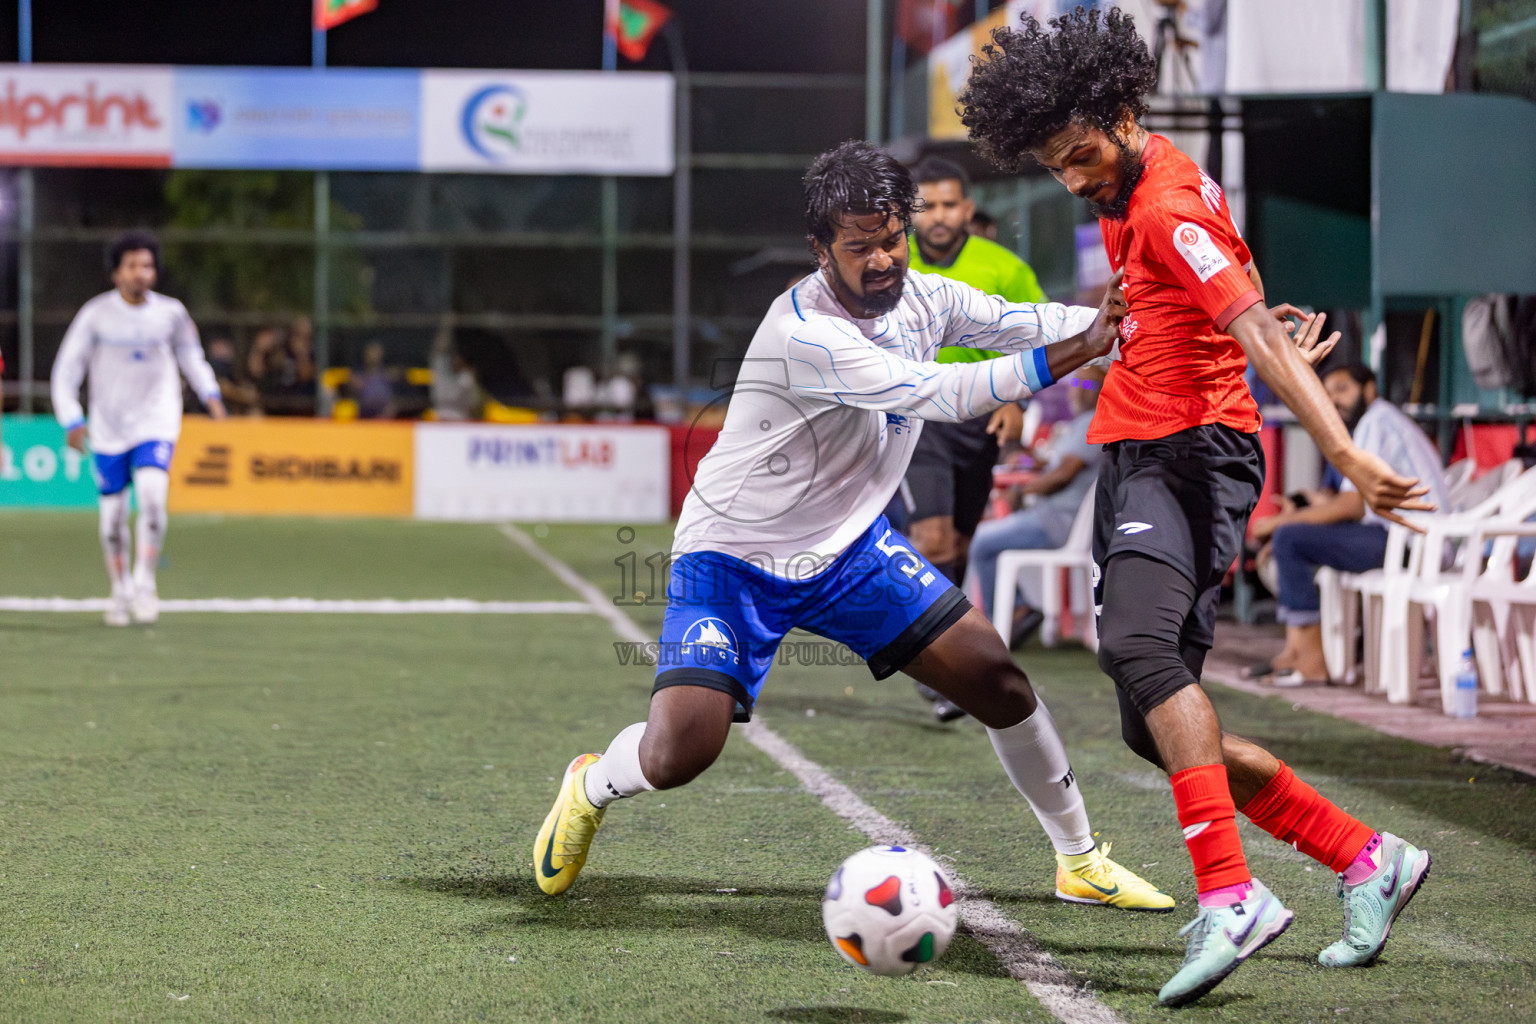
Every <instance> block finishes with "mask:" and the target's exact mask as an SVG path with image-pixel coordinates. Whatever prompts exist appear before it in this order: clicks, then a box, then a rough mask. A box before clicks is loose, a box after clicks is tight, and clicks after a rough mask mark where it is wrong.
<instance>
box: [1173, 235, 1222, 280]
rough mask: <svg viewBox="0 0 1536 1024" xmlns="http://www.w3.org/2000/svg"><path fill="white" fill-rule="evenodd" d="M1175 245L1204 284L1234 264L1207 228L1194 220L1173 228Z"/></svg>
mask: <svg viewBox="0 0 1536 1024" xmlns="http://www.w3.org/2000/svg"><path fill="white" fill-rule="evenodd" d="M1173 245H1174V248H1176V249H1178V250H1179V255H1180V256H1183V257H1184V262H1186V263H1188V264H1189V266H1190V269H1191V270H1193V271H1194V272H1195V276H1196V277H1198V278H1199V279H1200V283H1201V284H1204V283H1205V282H1206V281H1209V280H1210V279H1211V278H1212V277H1215V276H1216V273H1217V272H1218V271H1221V270H1225V269H1226V268H1227V267H1230V266H1231V265H1232V263H1231V261H1230V260H1228V259H1227V257H1226V256H1225V255H1223V254H1222V251H1221V248H1220V247H1219V246H1218V245H1217V244H1216V243H1215V242H1213V241H1211V236H1210V235H1209V234H1208V233H1207V232H1206V230H1205V228H1203V227H1201V226H1200V225H1198V224H1196V223H1194V222H1192V221H1185V222H1184V223H1182V224H1180V225H1179V226H1178V227H1176V228H1174V229H1173Z"/></svg>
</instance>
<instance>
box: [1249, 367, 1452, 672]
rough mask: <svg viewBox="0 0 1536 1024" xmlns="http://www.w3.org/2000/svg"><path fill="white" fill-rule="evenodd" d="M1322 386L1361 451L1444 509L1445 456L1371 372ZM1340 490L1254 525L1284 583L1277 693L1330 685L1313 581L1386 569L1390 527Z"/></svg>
mask: <svg viewBox="0 0 1536 1024" xmlns="http://www.w3.org/2000/svg"><path fill="white" fill-rule="evenodd" d="M1323 387H1324V388H1325V389H1326V390H1327V391H1328V396H1329V397H1330V398H1332V399H1333V404H1334V407H1335V408H1337V409H1338V410H1339V415H1340V416H1341V417H1342V418H1343V420H1344V425H1345V426H1347V427H1348V428H1349V430H1350V435H1351V436H1352V437H1353V438H1354V441H1355V444H1356V445H1358V446H1359V447H1360V448H1362V449H1364V450H1365V451H1368V452H1371V453H1372V454H1374V455H1378V456H1380V457H1381V458H1383V459H1385V460H1386V462H1387V463H1388V464H1389V465H1390V466H1391V467H1392V468H1393V469H1394V470H1396V471H1397V472H1398V473H1400V474H1402V475H1403V476H1409V477H1415V478H1417V479H1418V481H1419V483H1420V484H1423V485H1425V486H1427V487H1428V488H1429V493H1427V494H1426V495H1425V496H1424V500H1425V501H1427V502H1429V503H1430V504H1432V505H1434V506H1436V507H1437V508H1444V507H1446V505H1445V475H1444V470H1443V469H1442V467H1441V465H1440V453H1439V452H1438V451H1437V450H1436V449H1435V446H1434V445H1433V444H1432V443H1431V442H1430V440H1429V438H1428V437H1427V436H1425V434H1424V431H1423V430H1421V429H1419V425H1418V424H1417V423H1415V422H1413V420H1411V419H1409V418H1408V416H1407V415H1405V414H1404V413H1403V412H1402V411H1401V410H1399V409H1398V408H1397V407H1396V406H1394V405H1393V404H1392V403H1391V402H1388V401H1387V400H1386V399H1384V398H1381V397H1379V396H1378V394H1377V390H1376V375H1375V374H1374V373H1372V372H1371V370H1370V368H1368V367H1365V366H1361V365H1358V364H1353V365H1348V366H1340V367H1337V368H1335V369H1332V370H1329V371H1328V372H1327V373H1326V374H1324V376H1323ZM1339 479H1341V480H1342V478H1339ZM1338 486H1339V489H1338V491H1336V492H1335V491H1318V492H1312V493H1310V494H1308V495H1307V501H1306V503H1305V504H1300V503H1297V502H1293V501H1289V500H1288V501H1287V502H1286V507H1285V510H1284V511H1282V512H1280V513H1278V514H1276V515H1272V516H1268V517H1266V518H1264V519H1260V520H1258V521H1256V522H1255V523H1254V524H1253V535H1254V537H1256V538H1257V539H1259V540H1268V541H1269V546H1268V548H1267V549H1266V550H1265V551H1261V552H1260V553H1259V557H1260V560H1261V561H1262V560H1264V559H1265V558H1273V559H1274V562H1275V569H1276V575H1277V576H1278V577H1279V581H1280V593H1279V595H1278V596H1279V598H1280V621H1281V622H1283V623H1284V624H1285V649H1284V650H1283V651H1281V652H1280V654H1279V655H1278V656H1277V657H1276V658H1275V659H1274V660H1273V661H1272V662H1271V663H1270V665H1269V666H1268V667H1269V668H1270V669H1272V672H1271V674H1270V680H1271V682H1273V683H1274V685H1276V686H1300V685H1301V684H1302V683H1309V682H1327V681H1328V670H1327V667H1326V665H1325V663H1324V661H1323V633H1322V626H1321V625H1320V620H1321V616H1320V614H1319V611H1318V592H1317V584H1316V583H1314V582H1313V579H1312V577H1313V576H1314V575H1315V574H1316V572H1317V570H1318V567H1319V566H1324V565H1326V566H1330V567H1331V568H1334V569H1340V570H1343V571H1345V572H1364V571H1366V570H1368V569H1379V568H1381V567H1382V564H1383V562H1384V561H1385V560H1386V552H1387V524H1386V521H1385V520H1383V519H1382V518H1381V517H1380V516H1378V515H1377V514H1376V513H1375V512H1372V511H1371V510H1370V509H1369V508H1368V507H1366V504H1365V501H1364V500H1363V499H1362V498H1361V497H1360V494H1359V492H1357V491H1356V490H1355V487H1354V484H1352V483H1350V482H1349V481H1348V480H1342V482H1341V483H1340V484H1339V485H1338Z"/></svg>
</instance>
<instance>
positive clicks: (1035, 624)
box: [1008, 608, 1045, 651]
mask: <svg viewBox="0 0 1536 1024" xmlns="http://www.w3.org/2000/svg"><path fill="white" fill-rule="evenodd" d="M1044 621H1045V614H1044V613H1043V612H1040V611H1038V610H1036V609H1034V608H1031V609H1030V610H1029V611H1027V612H1025V613H1024V614H1023V615H1020V616H1019V617H1018V618H1016V619H1014V620H1013V629H1011V630H1010V631H1009V632H1008V649H1009V650H1010V651H1016V650H1018V649H1019V648H1020V647H1023V646H1024V644H1025V642H1026V641H1028V640H1029V638H1030V637H1032V636H1034V635H1035V630H1037V629H1039V628H1040V624H1041V623H1042V622H1044Z"/></svg>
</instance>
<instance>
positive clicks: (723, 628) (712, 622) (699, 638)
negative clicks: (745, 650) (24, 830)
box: [678, 616, 741, 665]
mask: <svg viewBox="0 0 1536 1024" xmlns="http://www.w3.org/2000/svg"><path fill="white" fill-rule="evenodd" d="M678 646H679V647H680V648H681V653H682V654H685V655H686V654H691V655H692V656H693V659H694V661H695V662H696V663H698V664H700V665H711V664H713V665H725V664H731V665H739V664H741V649H740V647H739V646H737V643H736V632H735V631H734V630H733V629H731V627H730V624H729V623H727V622H726V621H725V620H724V619H717V618H714V617H713V616H710V617H706V618H702V619H698V620H696V621H695V622H694V623H693V625H691V626H689V627H688V628H687V629H686V630H684V631H683V640H682V643H681V644H679V645H678Z"/></svg>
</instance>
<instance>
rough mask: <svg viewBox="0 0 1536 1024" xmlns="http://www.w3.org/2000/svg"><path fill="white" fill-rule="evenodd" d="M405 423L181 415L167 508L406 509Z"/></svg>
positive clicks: (409, 440)
mask: <svg viewBox="0 0 1536 1024" xmlns="http://www.w3.org/2000/svg"><path fill="white" fill-rule="evenodd" d="M413 430H414V427H413V425H412V424H410V423H332V422H330V421H327V420H301V419H293V420H282V419H231V420H224V421H222V422H217V423H216V422H214V421H213V420H210V419H208V418H206V417H203V416H188V417H187V418H186V419H185V420H184V421H183V423H182V429H181V440H180V441H179V442H177V444H176V456H175V458H174V460H173V461H172V462H171V498H170V508H171V511H172V512H236V513H270V514H282V515H347V516H408V515H410V514H411V511H412V502H413V498H414V492H415V473H414V442H413Z"/></svg>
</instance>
